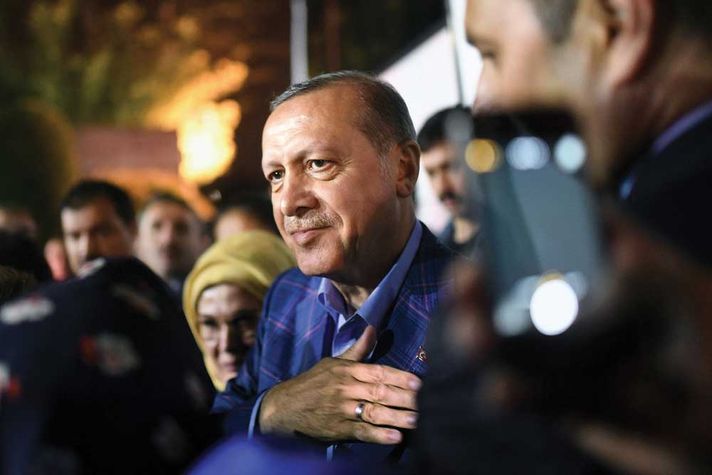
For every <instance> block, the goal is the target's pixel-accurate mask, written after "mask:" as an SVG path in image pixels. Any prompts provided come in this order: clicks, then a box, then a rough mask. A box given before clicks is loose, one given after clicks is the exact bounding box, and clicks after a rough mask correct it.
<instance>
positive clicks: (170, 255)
mask: <svg viewBox="0 0 712 475" xmlns="http://www.w3.org/2000/svg"><path fill="white" fill-rule="evenodd" d="M138 223H139V225H138V236H137V238H136V245H135V250H136V257H138V258H139V259H141V260H142V261H143V262H145V263H146V265H148V267H150V268H151V270H153V272H155V273H156V274H158V275H159V276H160V277H161V278H162V279H163V280H164V281H166V282H167V283H168V285H169V287H171V289H173V291H174V292H177V294H178V295H180V292H181V289H182V286H183V281H184V279H185V277H186V276H187V275H188V272H190V269H191V268H192V267H193V264H195V261H196V260H197V259H198V256H200V254H201V253H202V252H203V251H204V250H205V248H206V247H207V246H208V245H209V238H208V236H207V235H206V233H205V227H204V223H203V222H202V221H201V219H200V218H199V217H198V215H197V214H196V213H195V211H194V210H193V209H192V208H191V207H190V206H189V205H188V203H186V202H185V201H184V200H183V199H181V198H179V197H177V196H175V195H172V194H170V193H157V194H155V195H153V196H152V197H150V198H149V199H148V201H147V202H146V204H145V205H144V206H143V209H142V210H141V213H140V214H139V219H138Z"/></svg>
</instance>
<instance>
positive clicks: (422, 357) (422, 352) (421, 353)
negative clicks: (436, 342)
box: [416, 346, 428, 363]
mask: <svg viewBox="0 0 712 475" xmlns="http://www.w3.org/2000/svg"><path fill="white" fill-rule="evenodd" d="M416 358H418V360H420V361H422V362H423V363H426V362H427V361H428V354H427V353H425V348H423V347H422V346H421V347H419V348H418V356H417V357H416Z"/></svg>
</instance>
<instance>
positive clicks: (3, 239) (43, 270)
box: [0, 230, 52, 283]
mask: <svg viewBox="0 0 712 475" xmlns="http://www.w3.org/2000/svg"><path fill="white" fill-rule="evenodd" d="M0 265H3V266H8V267H12V268H14V269H17V270H18V271H21V272H26V273H28V274H30V275H32V276H33V277H34V279H35V281H36V282H37V283H43V282H48V281H50V280H51V279H52V274H51V272H50V269H49V266H48V265H47V261H45V259H44V256H43V255H42V251H41V250H40V248H39V247H38V246H37V243H36V242H35V241H34V239H32V238H30V237H29V236H27V235H25V234H22V233H16V232H9V231H3V230H0Z"/></svg>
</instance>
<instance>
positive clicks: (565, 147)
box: [554, 134, 586, 173]
mask: <svg viewBox="0 0 712 475" xmlns="http://www.w3.org/2000/svg"><path fill="white" fill-rule="evenodd" d="M554 160H556V163H557V165H559V167H560V168H561V169H562V170H563V171H565V172H566V173H576V172H577V171H579V170H580V169H581V167H582V166H583V164H584V162H585V161H586V146H585V145H584V143H583V141H582V140H581V138H580V137H579V136H577V135H574V134H566V135H564V136H563V137H561V138H560V139H559V141H558V142H557V143H556V145H555V146H554Z"/></svg>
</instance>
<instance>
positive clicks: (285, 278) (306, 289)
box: [266, 267, 321, 303]
mask: <svg viewBox="0 0 712 475" xmlns="http://www.w3.org/2000/svg"><path fill="white" fill-rule="evenodd" d="M320 281H321V278H320V277H311V276H308V275H305V274H304V273H302V272H301V271H300V270H299V268H297V267H294V268H292V269H289V270H286V271H285V272H283V273H282V274H280V275H279V276H278V277H277V278H276V279H275V281H274V282H273V283H272V286H271V287H270V290H269V294H268V296H267V299H266V300H271V301H276V302H278V303H279V302H282V301H284V300H285V299H287V300H300V299H301V298H305V297H307V296H312V295H316V293H317V289H318V288H319V282H320Z"/></svg>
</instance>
